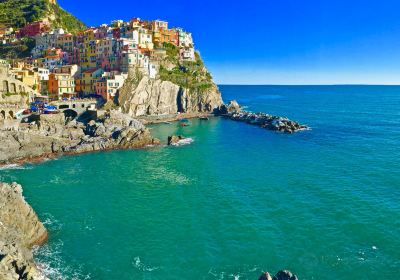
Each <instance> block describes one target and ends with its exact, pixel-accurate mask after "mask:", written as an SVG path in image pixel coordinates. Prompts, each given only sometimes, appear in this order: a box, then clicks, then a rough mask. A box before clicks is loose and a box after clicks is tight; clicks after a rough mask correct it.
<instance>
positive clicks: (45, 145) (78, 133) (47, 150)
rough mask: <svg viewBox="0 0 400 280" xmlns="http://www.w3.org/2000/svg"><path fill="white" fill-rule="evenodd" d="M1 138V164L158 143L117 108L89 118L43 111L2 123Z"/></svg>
mask: <svg viewBox="0 0 400 280" xmlns="http://www.w3.org/2000/svg"><path fill="white" fill-rule="evenodd" d="M0 142H1V143H2V145H0V165H5V164H10V163H23V162H25V161H35V160H38V159H39V160H40V159H43V158H49V157H55V156H58V155H62V154H79V153H85V152H92V151H101V150H112V149H133V148H142V147H145V146H147V145H154V144H158V143H159V141H158V140H157V139H154V138H153V137H152V136H151V134H150V132H149V130H148V129H147V128H146V127H145V126H144V125H143V124H142V123H141V122H139V121H137V120H135V119H133V118H131V117H129V116H127V115H125V114H123V113H120V112H118V111H108V112H105V113H104V114H102V115H101V116H96V117H94V119H93V120H91V121H89V122H87V121H86V122H80V121H76V120H73V121H70V122H66V120H65V118H64V115H63V114H56V115H40V117H38V118H36V120H34V121H31V122H29V123H18V124H15V125H13V126H7V125H3V126H0Z"/></svg>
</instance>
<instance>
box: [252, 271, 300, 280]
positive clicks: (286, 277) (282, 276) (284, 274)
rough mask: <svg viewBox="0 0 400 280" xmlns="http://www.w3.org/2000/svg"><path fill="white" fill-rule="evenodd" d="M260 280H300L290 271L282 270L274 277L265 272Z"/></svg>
mask: <svg viewBox="0 0 400 280" xmlns="http://www.w3.org/2000/svg"><path fill="white" fill-rule="evenodd" d="M258 280H298V278H297V276H296V275H294V274H293V273H291V272H290V271H288V270H281V271H279V272H278V273H277V274H276V275H275V276H274V277H271V275H270V274H269V273H268V272H263V273H262V274H261V276H260V277H259V278H258Z"/></svg>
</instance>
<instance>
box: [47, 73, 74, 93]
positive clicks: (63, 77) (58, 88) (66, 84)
mask: <svg viewBox="0 0 400 280" xmlns="http://www.w3.org/2000/svg"><path fill="white" fill-rule="evenodd" d="M47 90H48V93H49V97H50V99H51V100H57V99H62V98H69V97H72V96H75V95H76V91H75V79H74V77H72V76H71V75H70V74H57V73H51V74H50V75H49V81H48V84H47Z"/></svg>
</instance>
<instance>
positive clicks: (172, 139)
mask: <svg viewBox="0 0 400 280" xmlns="http://www.w3.org/2000/svg"><path fill="white" fill-rule="evenodd" d="M183 139H185V137H183V136H181V135H178V136H175V135H173V136H168V145H169V146H170V145H175V144H178V142H179V141H181V140H183Z"/></svg>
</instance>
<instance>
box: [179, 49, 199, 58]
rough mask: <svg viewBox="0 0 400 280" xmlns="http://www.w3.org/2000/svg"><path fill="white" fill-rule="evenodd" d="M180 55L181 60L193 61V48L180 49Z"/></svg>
mask: <svg viewBox="0 0 400 280" xmlns="http://www.w3.org/2000/svg"><path fill="white" fill-rule="evenodd" d="M180 55H181V59H182V60H187V61H195V60H196V56H195V54H194V48H182V49H180Z"/></svg>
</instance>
